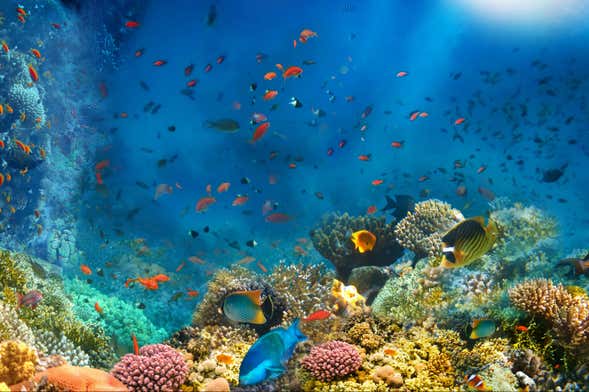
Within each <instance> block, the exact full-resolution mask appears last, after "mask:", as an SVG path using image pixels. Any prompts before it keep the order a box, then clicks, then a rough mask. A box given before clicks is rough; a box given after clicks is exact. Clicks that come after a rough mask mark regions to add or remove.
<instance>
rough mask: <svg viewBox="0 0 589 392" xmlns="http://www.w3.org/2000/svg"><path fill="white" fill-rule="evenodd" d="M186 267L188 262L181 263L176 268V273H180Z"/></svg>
mask: <svg viewBox="0 0 589 392" xmlns="http://www.w3.org/2000/svg"><path fill="white" fill-rule="evenodd" d="M185 265H186V262H184V261H183V262H182V263H180V265H179V266H178V267H177V268H176V272H180V271H181V270H182V268H184V266H185Z"/></svg>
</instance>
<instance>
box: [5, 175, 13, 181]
mask: <svg viewBox="0 0 589 392" xmlns="http://www.w3.org/2000/svg"><path fill="white" fill-rule="evenodd" d="M6 181H8V182H10V181H12V176H11V175H10V173H6Z"/></svg>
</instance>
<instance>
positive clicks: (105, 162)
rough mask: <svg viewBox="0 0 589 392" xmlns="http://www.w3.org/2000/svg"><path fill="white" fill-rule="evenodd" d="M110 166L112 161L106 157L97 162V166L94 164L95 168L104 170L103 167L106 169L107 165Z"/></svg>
mask: <svg viewBox="0 0 589 392" xmlns="http://www.w3.org/2000/svg"><path fill="white" fill-rule="evenodd" d="M108 166H110V161H109V160H108V159H105V160H103V161H100V162H98V163H97V164H96V166H94V169H96V170H102V169H104V168H105V167H108Z"/></svg>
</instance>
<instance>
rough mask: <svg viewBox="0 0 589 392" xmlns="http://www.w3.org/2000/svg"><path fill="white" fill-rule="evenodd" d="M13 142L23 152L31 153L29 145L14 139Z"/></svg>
mask: <svg viewBox="0 0 589 392" xmlns="http://www.w3.org/2000/svg"><path fill="white" fill-rule="evenodd" d="M14 143H15V144H16V145H17V146H18V148H20V149H21V150H23V152H24V153H25V154H27V155H29V154H30V153H31V147H29V146H28V145H26V144H24V143H23V142H21V141H20V140H18V139H14Z"/></svg>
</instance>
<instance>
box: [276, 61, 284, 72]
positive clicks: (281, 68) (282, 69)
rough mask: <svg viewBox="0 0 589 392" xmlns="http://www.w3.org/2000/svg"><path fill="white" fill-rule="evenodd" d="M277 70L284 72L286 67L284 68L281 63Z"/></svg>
mask: <svg viewBox="0 0 589 392" xmlns="http://www.w3.org/2000/svg"><path fill="white" fill-rule="evenodd" d="M276 68H278V69H279V70H281V71H283V72H284V67H283V66H282V64H280V63H278V64H276Z"/></svg>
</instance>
